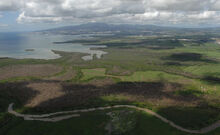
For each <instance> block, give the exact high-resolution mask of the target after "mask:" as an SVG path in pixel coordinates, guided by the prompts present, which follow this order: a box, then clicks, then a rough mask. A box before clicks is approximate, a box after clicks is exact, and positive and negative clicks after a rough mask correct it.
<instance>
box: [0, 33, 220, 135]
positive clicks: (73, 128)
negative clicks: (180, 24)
mask: <svg viewBox="0 0 220 135" xmlns="http://www.w3.org/2000/svg"><path fill="white" fill-rule="evenodd" d="M67 42H68V43H77V42H80V43H83V44H94V45H107V46H108V48H102V50H104V51H106V52H108V54H106V55H104V56H103V57H102V58H101V59H97V58H95V59H94V60H92V61H83V60H82V59H81V57H82V56H84V55H85V54H80V53H66V52H58V51H54V52H55V53H58V54H60V55H62V56H63V57H62V58H59V59H56V60H31V59H24V60H15V59H7V58H2V59H0V67H1V68H2V67H7V66H11V65H30V64H54V65H56V66H60V67H62V68H63V70H62V71H61V72H59V73H57V74H55V75H53V76H47V77H38V78H35V77H34V76H25V77H21V78H8V79H7V80H1V82H2V83H1V84H0V134H2V135H13V134H17V135H23V134H27V133H28V134H31V135H35V134H36V135H39V134H42V135H44V134H45V135H50V134H51V135H56V134H63V135H72V134H74V135H78V134H79V135H93V134H94V135H99V134H100V135H103V134H109V132H110V130H109V127H111V134H124V135H125V134H126V135H148V134H149V135H160V134H161V133H163V134H164V135H187V133H184V132H180V131H178V130H176V129H174V128H172V127H170V126H169V125H167V124H166V123H163V122H162V121H161V120H158V119H156V118H155V117H152V116H150V115H148V114H146V113H143V112H137V111H135V110H126V109H120V110H109V111H102V112H101V111H97V112H93V113H85V114H82V116H81V117H78V118H72V119H69V120H64V121H60V122H57V123H48V122H38V121H24V120H22V119H20V118H15V117H14V116H11V115H9V114H7V113H6V109H7V107H8V104H9V103H11V102H14V103H16V104H15V105H16V110H17V111H19V112H21V113H40V114H41V113H47V112H54V111H60V110H72V109H76V108H90V107H99V106H109V105H116V104H131V105H136V106H140V107H146V108H149V109H152V110H153V111H155V112H157V113H158V114H160V115H162V116H164V117H166V118H167V119H169V120H171V121H173V122H175V123H176V124H178V125H180V126H183V127H185V128H188V129H200V128H202V127H205V126H207V125H209V124H212V123H214V122H215V121H217V120H219V119H220V113H219V112H220V106H219V102H220V84H219V82H220V45H219V44H217V43H215V42H214V40H213V39H211V38H210V37H209V36H204V35H190V34H187V33H186V34H185V35H184V36H182V35H180V36H173V35H170V36H164V37H163V36H162V37H161V36H160V37H159V36H152V35H151V36H124V37H120V38H117V37H114V36H108V37H96V39H95V40H83V41H67ZM71 70H73V71H74V72H75V74H74V76H72V77H70V79H69V77H67V78H68V79H66V80H54V79H51V77H52V78H54V77H55V78H58V77H59V76H65V75H66V73H68V72H69V71H71ZM5 74H7V73H5ZM50 86H54V89H52V90H53V94H50V93H51V91H49V90H48V88H51V87H50ZM47 90H48V91H47ZM44 92H46V93H44ZM48 93H49V94H48ZM54 93H55V94H54ZM45 95H46V96H45ZM35 103H36V104H35ZM121 111H122V112H121ZM123 111H125V112H123ZM129 112H131V113H129ZM109 113H110V115H108V114H109ZM121 113H123V114H127V116H126V115H124V116H121V115H122V114H121ZM118 119H119V120H118ZM122 121H126V122H122ZM124 123H130V125H126V124H125V125H124ZM106 126H109V127H108V129H106ZM125 127H127V128H125ZM18 133H19V134H18ZM219 133H220V131H219V129H217V130H216V131H213V132H211V133H209V134H210V135H218V134H219ZM209 134H208V135H209Z"/></svg>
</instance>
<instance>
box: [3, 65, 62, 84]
mask: <svg viewBox="0 0 220 135" xmlns="http://www.w3.org/2000/svg"><path fill="white" fill-rule="evenodd" d="M62 69H63V68H62V67H60V66H56V65H52V64H38V65H16V66H8V67H3V68H0V80H4V79H9V78H13V77H46V76H51V75H54V74H56V73H59V72H61V71H62Z"/></svg>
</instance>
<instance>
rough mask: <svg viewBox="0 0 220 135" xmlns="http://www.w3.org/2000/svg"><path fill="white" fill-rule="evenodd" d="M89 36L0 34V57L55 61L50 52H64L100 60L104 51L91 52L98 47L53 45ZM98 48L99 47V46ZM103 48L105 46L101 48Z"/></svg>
mask: <svg viewBox="0 0 220 135" xmlns="http://www.w3.org/2000/svg"><path fill="white" fill-rule="evenodd" d="M88 38H91V37H90V36H89V35H46V34H32V33H31V34H30V33H0V57H9V58H16V59H23V58H33V59H56V58H59V57H60V56H59V55H58V54H55V53H53V52H52V50H58V51H65V52H81V53H87V54H88V55H87V56H84V57H83V58H82V59H84V60H91V59H92V58H93V55H96V56H97V58H101V56H102V55H104V54H106V52H104V51H100V50H91V48H94V47H98V46H85V45H82V44H53V42H64V41H69V40H74V39H88ZM99 47H100V46H99ZM101 47H105V46H101Z"/></svg>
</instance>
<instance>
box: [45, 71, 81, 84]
mask: <svg viewBox="0 0 220 135" xmlns="http://www.w3.org/2000/svg"><path fill="white" fill-rule="evenodd" d="M76 74H77V73H76V71H74V70H72V68H68V69H67V72H65V73H64V74H61V75H58V76H53V77H49V78H48V80H55V81H68V80H71V79H73V78H74V77H75V76H76Z"/></svg>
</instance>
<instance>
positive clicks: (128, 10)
mask: <svg viewBox="0 0 220 135" xmlns="http://www.w3.org/2000/svg"><path fill="white" fill-rule="evenodd" d="M1 11H3V12H4V11H19V12H20V15H19V16H18V18H17V22H19V23H36V22H37V23H42V22H43V23H59V22H61V23H62V22H70V23H86V22H110V23H141V24H149V23H151V24H164V25H166V24H188V25H201V24H210V25H213V24H215V25H218V24H219V23H220V0H1V1H0V12H1Z"/></svg>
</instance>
